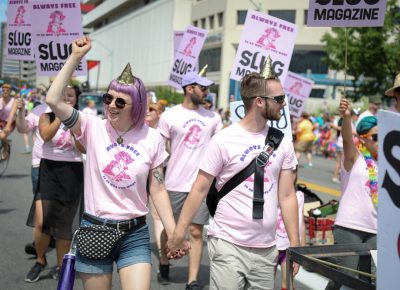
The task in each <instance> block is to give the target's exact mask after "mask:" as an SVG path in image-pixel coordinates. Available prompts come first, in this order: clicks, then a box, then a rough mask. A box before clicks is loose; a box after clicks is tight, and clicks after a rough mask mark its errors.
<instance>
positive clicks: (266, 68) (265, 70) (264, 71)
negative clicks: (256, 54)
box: [260, 55, 275, 79]
mask: <svg viewBox="0 0 400 290" xmlns="http://www.w3.org/2000/svg"><path fill="white" fill-rule="evenodd" d="M260 75H261V76H263V77H264V78H265V79H270V78H274V77H275V74H274V72H273V71H272V59H271V57H270V56H269V55H268V56H267V60H266V61H265V63H264V65H263V66H262V68H261V72H260Z"/></svg>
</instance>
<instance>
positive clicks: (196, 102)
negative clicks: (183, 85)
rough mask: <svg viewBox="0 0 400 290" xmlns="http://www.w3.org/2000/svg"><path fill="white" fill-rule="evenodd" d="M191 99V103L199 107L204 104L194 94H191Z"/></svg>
mask: <svg viewBox="0 0 400 290" xmlns="http://www.w3.org/2000/svg"><path fill="white" fill-rule="evenodd" d="M191 99H192V103H193V104H194V105H197V106H199V105H203V104H204V102H203V99H202V98H200V97H199V96H197V95H195V94H193V95H192V96H191Z"/></svg>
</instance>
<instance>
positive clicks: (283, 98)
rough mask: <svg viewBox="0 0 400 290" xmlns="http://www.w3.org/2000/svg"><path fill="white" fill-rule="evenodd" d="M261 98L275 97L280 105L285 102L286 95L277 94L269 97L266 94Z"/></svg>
mask: <svg viewBox="0 0 400 290" xmlns="http://www.w3.org/2000/svg"><path fill="white" fill-rule="evenodd" d="M261 98H263V99H273V100H274V101H275V102H276V103H278V104H280V105H282V104H283V102H285V95H282V96H275V97H267V96H265V97H261Z"/></svg>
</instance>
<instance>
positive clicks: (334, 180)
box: [332, 177, 340, 183]
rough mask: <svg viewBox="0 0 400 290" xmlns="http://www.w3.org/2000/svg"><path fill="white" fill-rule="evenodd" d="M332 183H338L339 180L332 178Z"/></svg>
mask: <svg viewBox="0 0 400 290" xmlns="http://www.w3.org/2000/svg"><path fill="white" fill-rule="evenodd" d="M332 182H334V183H340V180H339V178H337V177H332Z"/></svg>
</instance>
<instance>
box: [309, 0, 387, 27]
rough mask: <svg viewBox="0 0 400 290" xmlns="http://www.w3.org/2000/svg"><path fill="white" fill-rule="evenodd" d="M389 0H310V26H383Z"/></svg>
mask: <svg viewBox="0 0 400 290" xmlns="http://www.w3.org/2000/svg"><path fill="white" fill-rule="evenodd" d="M386 1H387V0H310V2H309V7H308V14H307V25H308V26H326V27H379V26H383V22H384V20H385V13H386Z"/></svg>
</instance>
